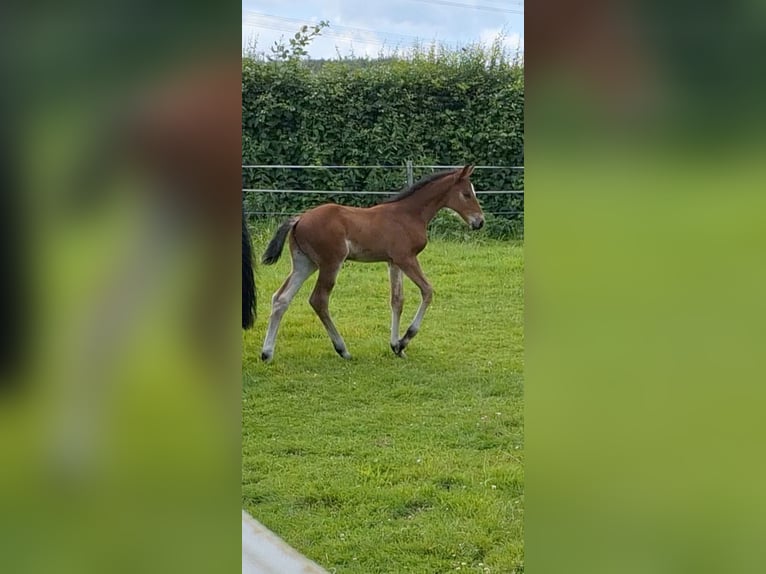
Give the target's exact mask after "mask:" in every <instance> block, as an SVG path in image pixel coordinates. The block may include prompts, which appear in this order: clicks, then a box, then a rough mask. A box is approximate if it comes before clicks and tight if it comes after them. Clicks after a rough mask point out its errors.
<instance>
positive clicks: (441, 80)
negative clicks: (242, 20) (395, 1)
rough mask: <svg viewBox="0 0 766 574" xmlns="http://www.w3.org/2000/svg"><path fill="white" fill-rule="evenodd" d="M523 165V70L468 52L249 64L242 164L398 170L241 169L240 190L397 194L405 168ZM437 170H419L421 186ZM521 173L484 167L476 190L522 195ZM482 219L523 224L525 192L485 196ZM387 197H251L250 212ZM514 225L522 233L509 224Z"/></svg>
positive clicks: (492, 55)
mask: <svg viewBox="0 0 766 574" xmlns="http://www.w3.org/2000/svg"><path fill="white" fill-rule="evenodd" d="M407 160H412V161H413V162H414V163H415V164H420V165H462V164H465V163H476V164H478V165H502V166H522V165H523V163H524V70H523V66H521V65H519V64H517V63H515V62H514V61H512V60H511V59H510V58H509V57H507V56H506V55H505V54H503V53H498V52H497V51H496V50H485V49H484V48H482V47H472V48H470V49H465V50H462V51H452V52H450V51H446V52H445V51H439V52H436V51H434V50H431V51H430V52H427V53H426V52H414V53H411V54H409V55H408V56H406V57H393V58H388V59H376V60H360V59H341V60H330V61H324V62H317V61H313V62H306V61H276V62H268V61H259V60H256V59H252V58H245V59H243V65H242V162H243V164H244V165H248V164H249V165H252V164H288V165H352V166H353V165H389V166H401V167H400V168H398V169H380V168H377V169H343V170H319V169H314V170H292V169H257V170H248V169H243V174H242V176H243V187H245V188H258V189H322V190H341V189H343V190H357V191H391V192H394V191H396V190H398V189H400V188H401V187H402V185H403V184H404V183H405V182H406V179H405V178H406V171H405V168H404V165H405V162H406V161H407ZM427 173H430V170H426V169H420V170H418V169H416V170H415V173H414V176H415V179H417V178H419V177H421V176H423V175H426V174H427ZM523 176H524V174H523V171H520V170H517V171H514V170H477V171H476V172H474V175H473V176H472V181H473V182H474V185H475V187H476V189H477V190H479V191H480V190H482V189H486V190H490V189H491V190H521V189H523V188H524V182H523ZM480 197H481V201H482V204H483V206H484V209H485V211H487V212H489V213H495V214H501V215H500V217H504V218H506V219H511V220H517V221H521V217H522V216H520V215H515V214H509V213H507V212H521V211H523V196H522V195H483V196H480ZM382 198H383V196H352V195H332V196H328V195H315V194H305V195H298V194H271V193H259V194H248V195H246V199H245V202H246V205H245V207H246V209H247V210H248V211H251V212H252V211H256V212H280V213H293V212H299V211H302V210H305V209H307V208H309V207H312V206H314V205H318V204H320V203H323V202H327V201H334V202H337V203H343V204H346V205H358V206H365V205H370V204H372V203H375V202H377V201H380V200H381V199H382ZM514 227H517V226H514Z"/></svg>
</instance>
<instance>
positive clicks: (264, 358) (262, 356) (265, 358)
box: [261, 353, 273, 362]
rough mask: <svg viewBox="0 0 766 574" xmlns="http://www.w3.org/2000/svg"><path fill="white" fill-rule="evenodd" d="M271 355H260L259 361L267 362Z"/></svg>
mask: <svg viewBox="0 0 766 574" xmlns="http://www.w3.org/2000/svg"><path fill="white" fill-rule="evenodd" d="M271 357H273V355H272V354H271V353H261V361H264V362H268V361H270V360H271Z"/></svg>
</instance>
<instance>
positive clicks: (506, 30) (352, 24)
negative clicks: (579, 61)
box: [242, 0, 524, 58]
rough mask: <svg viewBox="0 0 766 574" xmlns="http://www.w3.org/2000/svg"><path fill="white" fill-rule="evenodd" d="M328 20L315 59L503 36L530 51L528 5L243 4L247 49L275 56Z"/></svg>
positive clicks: (513, 47) (499, 0)
mask: <svg viewBox="0 0 766 574" xmlns="http://www.w3.org/2000/svg"><path fill="white" fill-rule="evenodd" d="M320 20H327V21H329V23H330V27H329V28H326V29H325V30H324V31H323V32H322V35H321V36H320V37H319V38H316V39H315V40H314V41H313V42H312V43H311V45H310V46H309V48H308V51H309V55H310V57H312V58H335V57H337V55H338V53H339V54H340V55H341V56H347V55H350V54H351V53H352V52H353V53H354V54H355V55H358V56H364V55H367V56H371V57H374V56H377V55H378V54H379V53H380V52H381V51H383V52H384V53H385V52H388V51H390V50H391V49H393V48H395V47H396V46H397V45H398V46H399V47H400V48H407V47H408V46H411V45H412V44H413V42H415V41H416V40H417V39H419V40H420V41H421V42H423V43H426V44H428V43H430V42H431V41H433V40H436V41H437V42H439V43H446V44H449V45H451V46H459V45H465V44H470V43H474V42H477V41H480V42H484V43H491V42H492V41H493V40H495V39H496V38H497V37H498V36H499V35H500V34H501V33H502V34H503V35H504V40H503V42H504V45H505V46H506V47H507V48H508V49H509V50H510V51H511V52H512V53H515V52H516V51H517V49H519V48H520V49H521V51H522V52H523V49H524V0H300V1H299V0H293V1H292V2H289V1H285V0H242V45H243V48H244V47H247V46H250V45H252V43H253V42H254V41H255V42H256V49H257V51H266V52H267V53H268V52H269V47H270V46H271V45H273V43H274V41H276V40H279V38H280V36H284V37H285V39H286V38H289V37H292V36H293V35H294V34H295V32H297V31H298V30H299V28H300V27H301V25H303V24H314V23H317V22H319V21H320Z"/></svg>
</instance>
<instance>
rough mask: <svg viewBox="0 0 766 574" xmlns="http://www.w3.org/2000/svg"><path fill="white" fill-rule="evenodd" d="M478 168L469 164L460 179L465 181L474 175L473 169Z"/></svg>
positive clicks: (461, 173)
mask: <svg viewBox="0 0 766 574" xmlns="http://www.w3.org/2000/svg"><path fill="white" fill-rule="evenodd" d="M474 167H476V166H475V165H474V164H472V163H471V164H468V165H467V166H465V167H464V168H463V169H462V171H461V172H460V175H459V176H458V179H465V178H466V177H468V176H469V175H471V174H472V173H473V168H474Z"/></svg>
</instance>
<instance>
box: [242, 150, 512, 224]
mask: <svg viewBox="0 0 766 574" xmlns="http://www.w3.org/2000/svg"><path fill="white" fill-rule="evenodd" d="M460 167H463V166H462V165H418V164H414V163H413V162H412V161H407V162H406V163H405V164H404V165H292V164H251V165H243V166H242V169H243V170H353V169H396V170H404V171H405V176H406V182H405V183H406V184H407V185H412V184H413V182H414V173H415V170H423V169H431V170H445V169H457V168H460ZM474 169H475V170H506V171H511V172H523V171H524V167H523V166H508V165H477V166H475V167H474ZM242 193H243V195H244V196H247V195H253V194H285V195H320V196H321V195H332V196H337V195H349V196H389V197H390V196H393V195H396V194H397V193H398V191H370V190H354V189H281V188H264V187H245V188H243V189H242ZM476 195H484V196H491V195H515V196H520V197H522V198H523V196H524V190H523V189H490V190H476ZM296 213H298V211H294V210H293V211H291V210H283V211H274V210H246V211H245V214H246V215H248V216H261V217H275V216H286V215H295V214H296ZM491 213H492V215H496V216H504V217H508V216H517V217H518V216H523V215H524V211H523V203H522V205H521V209H511V210H502V209H501V210H497V211H491Z"/></svg>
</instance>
